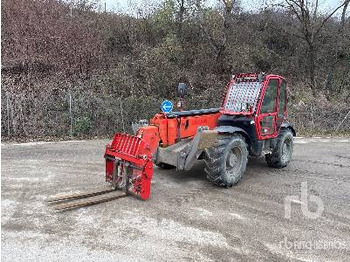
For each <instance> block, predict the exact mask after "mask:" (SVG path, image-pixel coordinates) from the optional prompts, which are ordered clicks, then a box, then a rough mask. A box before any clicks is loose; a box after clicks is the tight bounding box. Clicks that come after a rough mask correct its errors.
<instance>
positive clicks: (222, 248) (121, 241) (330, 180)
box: [1, 138, 350, 262]
mask: <svg viewBox="0 0 350 262" xmlns="http://www.w3.org/2000/svg"><path fill="white" fill-rule="evenodd" d="M106 143H107V141H102V140H93V141H67V142H58V143H25V144H2V146H1V148H2V155H1V159H2V167H1V171H2V177H1V182H2V185H1V189H2V190H1V197H2V198H1V211H2V215H1V219H2V221H1V222H2V234H1V240H2V246H1V259H2V261H11V262H15V261H350V246H349V243H350V210H349V206H350V194H349V192H350V142H349V140H347V139H319V138H318V139H317V138H315V139H297V140H296V144H295V152H294V160H293V162H292V163H291V164H290V165H289V166H288V167H286V168H284V169H281V170H277V169H272V168H268V167H267V166H266V164H265V161H264V159H263V158H259V159H250V160H249V163H248V167H247V171H246V173H245V175H244V177H243V180H242V181H241V182H240V183H239V184H238V185H237V186H235V187H233V188H230V189H223V188H218V187H215V186H212V185H211V184H210V183H209V182H208V181H207V180H206V179H205V175H204V172H203V164H202V163H198V165H196V167H195V169H193V170H191V171H189V172H180V171H174V170H161V169H158V168H156V167H155V172H154V177H153V181H152V195H151V198H150V199H149V200H148V201H141V200H138V199H136V198H134V197H127V198H123V199H118V200H115V201H112V202H108V203H103V204H99V205H96V206H91V207H88V208H82V209H78V210H73V211H69V212H64V213H57V212H53V210H52V209H51V208H50V206H47V205H46V204H45V199H46V198H47V197H48V196H50V195H55V194H57V193H60V192H73V191H79V190H81V189H83V190H87V189H93V188H96V187H101V186H104V185H105V183H104V176H103V174H104V161H103V151H104V144H106ZM303 182H307V190H308V196H309V198H310V199H309V201H308V212H316V211H317V210H319V209H318V208H320V207H321V206H322V205H323V206H324V211H323V212H322V214H321V215H320V216H319V217H318V218H315V219H311V218H308V217H307V216H306V215H305V212H304V213H303V212H302V209H301V207H303V205H302V203H305V202H302V200H301V201H300V196H301V185H302V183H303ZM288 196H298V198H299V200H298V199H294V200H293V201H292V202H293V203H292V205H291V217H290V219H288V218H285V205H284V202H285V198H286V197H288ZM315 198H316V200H317V199H318V200H319V201H321V204H320V203H319V205H317V203H316V202H315ZM321 211H322V210H321Z"/></svg>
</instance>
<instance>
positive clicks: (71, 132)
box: [68, 92, 73, 137]
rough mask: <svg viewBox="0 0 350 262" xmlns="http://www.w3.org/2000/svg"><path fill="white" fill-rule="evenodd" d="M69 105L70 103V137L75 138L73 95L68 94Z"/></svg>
mask: <svg viewBox="0 0 350 262" xmlns="http://www.w3.org/2000/svg"><path fill="white" fill-rule="evenodd" d="M68 103H69V118H70V129H69V136H71V137H72V136H73V112H72V94H71V93H70V92H68Z"/></svg>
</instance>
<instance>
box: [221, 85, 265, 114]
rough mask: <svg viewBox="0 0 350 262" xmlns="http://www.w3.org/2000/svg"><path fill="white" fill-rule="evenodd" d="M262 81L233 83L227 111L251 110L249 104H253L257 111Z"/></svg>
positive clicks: (227, 101)
mask: <svg viewBox="0 0 350 262" xmlns="http://www.w3.org/2000/svg"><path fill="white" fill-rule="evenodd" d="M261 87H262V83H259V82H240V83H234V84H231V86H230V88H229V91H228V96H227V100H226V104H225V106H224V109H225V111H231V112H237V113H238V112H246V111H248V110H249V108H248V106H247V105H248V104H249V105H252V106H253V111H255V109H256V106H257V102H258V98H259V93H260V89H261Z"/></svg>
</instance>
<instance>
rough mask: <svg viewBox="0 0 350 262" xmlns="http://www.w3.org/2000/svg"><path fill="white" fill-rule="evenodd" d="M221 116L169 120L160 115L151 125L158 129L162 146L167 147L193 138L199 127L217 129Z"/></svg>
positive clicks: (217, 114) (204, 115)
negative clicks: (180, 140)
mask: <svg viewBox="0 0 350 262" xmlns="http://www.w3.org/2000/svg"><path fill="white" fill-rule="evenodd" d="M220 115H221V114H220V113H212V114H203V115H194V116H181V117H178V118H174V117H173V118H167V116H166V115H165V114H162V113H159V114H156V115H155V116H154V118H152V119H151V121H150V124H151V125H152V126H157V127H158V130H159V140H160V143H161V144H160V145H161V146H162V147H167V146H170V145H173V144H175V143H176V142H177V140H178V139H184V138H193V137H194V136H195V135H196V133H197V129H198V127H199V126H208V127H209V129H213V128H215V127H216V126H217V122H218V118H219V117H220Z"/></svg>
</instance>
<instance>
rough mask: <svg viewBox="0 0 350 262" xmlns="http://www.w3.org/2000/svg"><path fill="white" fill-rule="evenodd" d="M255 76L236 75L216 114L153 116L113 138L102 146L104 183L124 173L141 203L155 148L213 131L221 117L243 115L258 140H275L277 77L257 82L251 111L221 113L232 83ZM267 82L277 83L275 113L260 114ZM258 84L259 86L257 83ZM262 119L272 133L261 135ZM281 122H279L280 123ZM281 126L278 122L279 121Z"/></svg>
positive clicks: (148, 183)
mask: <svg viewBox="0 0 350 262" xmlns="http://www.w3.org/2000/svg"><path fill="white" fill-rule="evenodd" d="M257 79H258V74H238V75H236V76H235V77H234V78H233V79H232V80H231V81H230V82H229V83H228V85H227V94H226V97H225V99H224V101H223V103H222V106H221V108H220V112H217V113H207V114H197V115H196V114H193V115H186V116H183V115H175V116H174V115H173V116H172V117H167V115H166V114H165V113H158V114H156V115H155V116H154V117H153V118H152V119H151V120H150V125H149V126H144V127H140V128H138V130H137V133H136V135H135V136H134V135H128V134H119V133H117V134H116V135H115V136H114V139H113V141H112V144H111V145H107V146H106V152H105V158H106V180H107V181H108V182H110V183H112V184H116V183H117V182H120V181H121V179H122V177H123V175H124V177H125V173H124V172H128V174H127V183H126V189H127V191H128V192H131V193H133V194H135V195H137V196H139V197H140V198H141V199H144V200H146V199H148V198H149V196H150V190H151V178H152V174H153V163H152V160H153V159H152V157H153V156H154V154H155V153H156V151H157V148H158V146H160V147H167V146H170V145H173V144H175V143H177V142H178V141H180V140H181V139H186V138H188V139H192V138H194V136H195V135H196V133H197V130H198V127H200V126H207V127H209V129H214V128H215V127H217V125H218V119H219V117H220V116H221V115H222V114H225V115H244V116H246V117H249V118H251V119H252V121H253V120H254V122H255V128H256V134H258V140H263V139H270V138H275V137H277V135H278V133H279V130H278V127H277V125H276V123H277V121H280V120H281V119H278V108H279V104H278V102H279V101H278V99H279V95H280V85H281V82H282V80H283V78H282V77H280V76H277V75H267V76H264V78H263V79H261V84H262V87H261V89H260V92H259V93H258V94H257V95H256V94H255V93H254V96H255V95H256V97H254V99H255V100H254V101H257V102H256V104H255V105H254V108H255V110H253V107H250V108H247V109H246V110H245V111H240V112H232V111H230V110H225V104H226V103H227V99H228V96H229V95H228V94H229V89H230V88H231V86H232V84H233V83H235V81H248V82H254V81H255V82H257V81H258V80H257ZM271 79H277V80H278V87H277V92H278V94H277V98H276V99H277V101H276V112H272V113H267V114H260V111H261V107H262V103H263V98H264V94H265V90H266V87H267V85H268V83H269V81H270V80H271ZM259 83H260V82H259ZM285 118H286V107H285V108H284V112H283V120H284V119H285ZM266 119H269V120H272V121H273V125H272V126H273V131H272V132H271V133H269V134H262V133H261V130H262V125H261V124H262V123H263V121H266ZM283 120H282V122H283ZM280 122H281V121H280Z"/></svg>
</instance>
